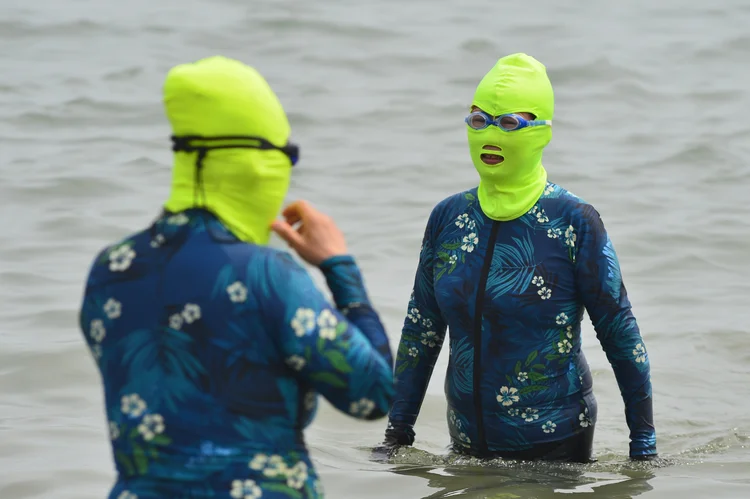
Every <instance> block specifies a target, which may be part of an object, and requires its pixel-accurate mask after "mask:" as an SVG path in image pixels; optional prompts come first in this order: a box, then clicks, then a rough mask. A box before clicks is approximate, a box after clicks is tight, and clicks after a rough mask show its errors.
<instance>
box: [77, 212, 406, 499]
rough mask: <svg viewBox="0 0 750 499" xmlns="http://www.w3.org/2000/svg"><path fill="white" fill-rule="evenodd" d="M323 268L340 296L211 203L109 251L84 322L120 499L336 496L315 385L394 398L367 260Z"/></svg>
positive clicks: (354, 402)
mask: <svg viewBox="0 0 750 499" xmlns="http://www.w3.org/2000/svg"><path fill="white" fill-rule="evenodd" d="M322 270H323V273H324V275H325V277H326V280H327V282H328V284H329V286H330V287H331V291H332V293H333V297H334V300H335V302H336V304H337V307H333V306H331V305H330V304H329V303H328V301H327V300H326V299H325V297H324V296H323V294H322V293H321V292H320V291H319V290H318V289H317V288H316V287H315V285H314V283H313V281H312V279H311V278H310V276H309V274H308V273H307V272H306V271H305V270H304V269H303V268H302V267H301V266H300V265H298V264H297V263H296V262H295V261H294V260H293V259H292V258H291V257H290V256H289V255H288V254H287V253H284V252H281V251H278V250H274V249H271V248H267V247H260V246H255V245H252V244H246V243H243V242H241V241H239V240H237V239H236V238H235V237H234V236H233V235H232V234H231V233H230V232H229V231H228V230H227V229H226V228H225V227H224V226H223V225H222V224H221V223H220V222H219V221H218V220H217V219H216V218H215V217H213V216H212V215H211V214H210V213H208V212H206V211H202V210H190V211H187V212H183V213H178V214H165V215H164V216H163V217H161V218H160V219H159V220H157V221H156V222H155V224H154V225H153V226H152V227H151V228H149V229H148V230H145V231H142V232H139V233H136V234H133V235H132V236H131V237H128V238H127V239H125V240H124V241H122V242H120V243H118V244H116V245H114V246H112V247H109V248H107V249H106V250H104V251H103V252H102V253H101V254H100V255H99V256H97V258H96V260H95V262H94V264H93V266H92V268H91V271H90V274H89V277H88V282H87V284H86V290H85V295H84V300H83V304H82V308H81V315H80V326H81V329H82V332H83V334H84V337H85V339H86V342H87V344H88V346H89V348H90V349H91V352H92V354H93V356H94V358H95V359H96V362H97V365H98V367H99V369H100V372H101V376H102V381H103V386H104V395H105V399H106V417H107V419H108V421H109V426H110V432H111V440H112V442H111V443H112V450H113V457H114V460H115V463H116V466H117V472H118V481H117V483H116V484H115V486H114V488H113V489H112V491H111V493H110V496H109V497H110V498H113V499H136V498H137V499H144V498H165V497H170V498H171V497H227V498H228V497H232V498H243V499H247V498H252V499H255V498H260V497H263V498H282V497H283V498H308V497H309V498H313V497H322V488H321V486H320V483H319V481H318V478H317V474H316V473H315V470H314V469H313V465H312V463H311V461H310V459H309V456H308V453H307V450H306V447H305V442H304V438H303V429H304V428H305V427H306V426H307V425H309V424H310V422H311V421H312V420H313V417H314V415H315V411H316V407H317V406H316V404H317V401H316V397H317V394H318V393H320V394H322V395H323V396H324V397H326V398H327V399H328V400H329V401H330V402H331V403H332V404H333V405H334V406H335V407H337V408H338V409H339V410H341V411H343V412H345V413H347V414H349V415H351V416H353V417H356V418H361V419H376V418H379V417H383V416H384V415H385V414H386V413H387V411H388V409H389V407H390V404H391V401H392V398H393V379H392V378H393V374H392V369H393V366H392V362H393V360H392V356H391V351H390V348H389V344H388V339H387V337H386V334H385V331H384V330H383V326H382V324H381V322H380V319H379V318H378V315H377V313H376V312H375V311H374V310H373V308H372V306H371V305H370V302H369V299H368V296H367V292H366V290H365V287H364V284H363V282H362V277H361V275H360V273H359V270H358V267H357V265H356V263H355V262H354V260H353V259H352V258H351V257H349V256H344V257H336V258H334V259H331V260H329V261H326V262H324V264H323V265H322ZM344 314H346V315H344Z"/></svg>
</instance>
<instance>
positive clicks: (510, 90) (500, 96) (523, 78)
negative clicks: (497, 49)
mask: <svg viewBox="0 0 750 499" xmlns="http://www.w3.org/2000/svg"><path fill="white" fill-rule="evenodd" d="M473 104H474V105H475V106H477V107H479V108H481V109H483V110H484V111H485V112H487V113H489V114H491V115H493V116H498V115H502V114H507V113H523V112H526V113H531V114H533V115H534V116H535V117H536V119H539V120H552V118H553V115H554V114H555V97H554V92H553V91H552V83H550V80H549V77H548V76H547V70H546V68H545V67H544V65H543V64H542V63H541V62H539V61H538V60H536V59H535V58H534V57H532V56H530V55H527V54H524V53H517V54H510V55H507V56H505V57H502V58H500V59H498V61H497V62H496V63H495V65H494V66H493V67H492V69H490V70H489V71H488V72H487V74H486V75H484V77H483V78H482V80H481V81H480V82H479V85H477V89H476V92H475V93H474V101H473Z"/></svg>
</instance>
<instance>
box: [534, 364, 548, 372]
mask: <svg viewBox="0 0 750 499" xmlns="http://www.w3.org/2000/svg"><path fill="white" fill-rule="evenodd" d="M531 368H532V369H537V370H539V371H544V370H545V369H547V366H545V365H544V364H534V365H533V366H531Z"/></svg>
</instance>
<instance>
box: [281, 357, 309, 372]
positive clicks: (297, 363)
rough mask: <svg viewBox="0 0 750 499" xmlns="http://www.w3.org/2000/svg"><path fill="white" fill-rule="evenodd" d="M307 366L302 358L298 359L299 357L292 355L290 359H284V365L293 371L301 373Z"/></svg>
mask: <svg viewBox="0 0 750 499" xmlns="http://www.w3.org/2000/svg"><path fill="white" fill-rule="evenodd" d="M306 364H307V361H306V360H305V358H304V357H300V356H299V355H292V356H291V357H287V358H286V365H288V366H289V367H291V368H292V369H294V370H295V371H301V370H302V369H304V367H305V365H306Z"/></svg>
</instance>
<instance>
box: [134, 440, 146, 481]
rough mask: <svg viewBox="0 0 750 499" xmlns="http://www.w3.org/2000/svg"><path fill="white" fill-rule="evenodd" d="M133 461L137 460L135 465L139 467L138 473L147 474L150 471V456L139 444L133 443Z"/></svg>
mask: <svg viewBox="0 0 750 499" xmlns="http://www.w3.org/2000/svg"><path fill="white" fill-rule="evenodd" d="M133 461H135V467H136V468H137V469H138V473H139V474H141V475H145V474H146V472H147V471H148V458H147V457H146V453H145V452H144V450H143V448H142V447H141V446H140V445H138V444H133Z"/></svg>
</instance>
